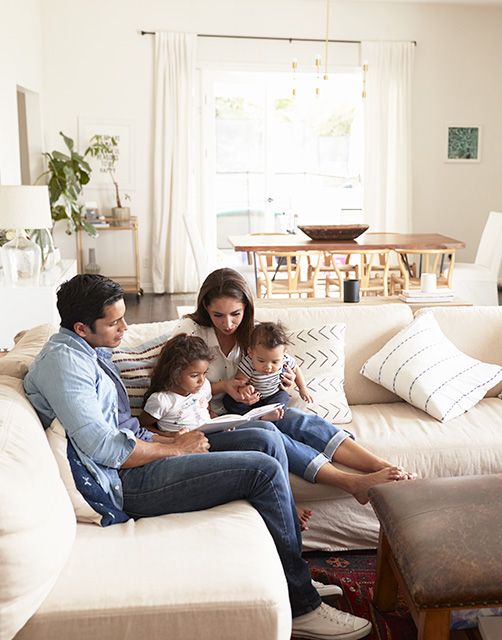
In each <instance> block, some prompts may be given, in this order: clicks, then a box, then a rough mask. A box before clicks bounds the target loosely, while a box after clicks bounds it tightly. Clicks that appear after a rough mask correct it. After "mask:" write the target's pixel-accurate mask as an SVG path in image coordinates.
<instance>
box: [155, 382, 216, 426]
mask: <svg viewBox="0 0 502 640" xmlns="http://www.w3.org/2000/svg"><path fill="white" fill-rule="evenodd" d="M210 400H211V385H210V383H209V380H205V381H204V384H203V385H202V388H201V390H200V391H197V393H191V394H190V395H188V396H180V395H179V394H178V393H174V391H157V392H155V393H152V395H151V396H150V397H149V398H148V400H147V401H146V404H145V411H146V412H147V413H149V414H150V415H151V416H153V417H154V418H156V419H157V424H158V427H159V429H160V431H179V430H180V429H183V428H186V429H190V430H192V429H196V428H197V427H199V426H200V425H201V424H204V423H205V422H208V421H209V420H210V419H211V416H210V415H209V409H208V407H209V401H210Z"/></svg>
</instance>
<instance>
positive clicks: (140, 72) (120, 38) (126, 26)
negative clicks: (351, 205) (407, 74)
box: [0, 0, 502, 288]
mask: <svg viewBox="0 0 502 640" xmlns="http://www.w3.org/2000/svg"><path fill="white" fill-rule="evenodd" d="M2 2H3V3H5V2H6V0H2ZM28 4H30V5H34V7H35V8H37V7H38V3H37V2H35V0H33V1H32V2H29V3H28ZM42 4H43V33H44V42H45V45H44V75H45V79H44V91H43V97H44V101H45V102H44V120H45V134H46V145H47V148H48V149H53V148H56V147H58V146H59V139H58V138H59V137H58V135H57V134H58V131H59V130H61V129H62V130H63V131H64V132H65V133H67V134H69V135H70V136H72V137H74V138H75V139H76V138H77V136H78V131H77V122H78V120H77V119H78V117H79V116H86V117H99V118H117V119H124V118H126V119H130V120H132V122H133V123H134V138H135V140H134V142H135V147H134V149H135V150H134V175H135V185H134V186H135V188H134V191H133V192H132V195H133V207H134V211H135V213H136V214H137V215H138V216H139V218H140V232H141V253H142V257H143V260H145V259H146V260H147V259H148V254H149V245H150V237H149V236H150V224H149V219H150V211H151V175H152V171H151V169H152V161H151V148H152V140H153V132H152V131H151V123H152V60H153V38H152V37H149V36H143V37H141V36H140V35H138V31H139V30H140V29H146V30H162V29H164V30H179V31H192V32H197V33H227V34H244V35H268V36H286V37H287V36H295V37H321V38H322V37H323V36H324V10H325V2H324V0H238V1H237V0H212V1H211V2H210V1H208V0H189V1H188V0H142V2H137V1H135V0H106V2H103V0H87V1H86V2H75V1H73V2H68V0H43V2H42ZM10 11H11V12H15V13H17V11H18V9H17V6H16V9H11V10H10ZM19 11H20V9H19ZM331 13H332V19H331V27H330V36H331V37H334V38H343V39H357V40H359V39H388V40H416V41H417V43H418V46H417V50H416V66H415V68H416V76H415V96H414V197H413V205H414V215H413V220H414V230H415V231H437V232H441V233H444V234H446V235H451V236H453V237H457V238H460V239H462V240H465V241H466V243H467V248H466V249H465V250H464V251H463V252H461V253H460V255H459V259H461V260H462V259H464V260H471V259H473V258H474V253H475V249H476V246H477V243H478V240H479V236H480V233H481V230H482V228H483V225H484V222H485V219H486V216H487V214H488V211H489V210H490V209H498V210H500V209H502V187H501V186H500V185H501V183H502V181H501V180H500V178H499V173H500V170H501V166H502V163H501V162H500V160H499V159H500V153H499V150H500V149H501V148H502V144H501V143H502V118H501V117H500V113H501V106H502V84H501V83H500V82H499V80H498V79H499V69H498V68H499V61H500V60H501V59H502V38H501V37H500V34H501V33H502V8H499V7H493V6H484V7H471V6H465V5H433V4H412V3H406V4H393V3H380V2H371V3H367V2H345V3H344V2H336V3H335V2H332V12H331ZM24 15H30V14H29V12H28V13H26V12H24ZM35 15H37V11H35ZM16 17H17V16H16ZM29 20H30V22H32V21H33V20H32V17H31V16H30V18H29ZM35 40H36V38H35ZM9 43H10V44H9ZM9 43H8V44H7V49H8V50H7V52H6V53H8V54H9V55H8V57H9V58H12V51H17V47H16V43H15V42H14V40H13V39H10V40H9ZM198 46H199V53H198V58H199V60H200V61H202V62H205V61H218V60H224V61H230V62H239V61H242V62H248V63H250V62H253V61H255V60H258V61H261V62H263V63H276V64H279V66H280V64H284V68H285V69H289V62H290V60H291V58H292V57H294V56H297V57H301V55H302V54H301V53H300V54H299V52H301V51H303V50H304V49H303V47H304V45H301V44H293V45H290V44H289V43H270V44H266V43H264V42H260V41H242V40H212V39H211V40H210V39H199V45H198ZM313 46H315V45H313ZM3 47H4V48H5V45H3ZM309 51H310V50H309ZM335 55H336V50H335V49H333V54H332V56H335ZM30 59H31V58H30ZM281 61H282V62H281ZM3 84H4V83H3V82H2V85H0V86H3ZM7 115H8V116H9V117H8V120H12V118H11V116H10V115H9V114H7ZM0 116H2V117H1V118H0V126H1V127H2V132H3V130H4V129H8V127H6V126H5V123H4V122H3V120H4V118H5V112H3V111H2V112H0ZM458 123H460V124H462V123H465V124H480V125H482V126H483V148H482V162H480V163H479V164H448V163H445V162H444V159H445V132H446V127H447V125H448V124H458ZM7 133H8V134H9V136H10V137H11V138H12V135H11V131H10V130H8V131H7ZM0 153H3V154H4V155H5V152H0ZM8 155H9V158H13V157H14V155H15V149H14V143H13V142H12V140H11V142H10V144H9V154H8ZM0 157H1V156H0ZM12 162H13V161H12V160H9V162H6V161H5V160H4V161H3V162H2V164H0V167H2V166H6V167H9V166H10V164H12ZM9 171H11V172H12V167H10V168H9ZM4 182H5V179H4ZM90 195H92V194H90ZM105 197H106V194H105ZM108 200H109V204H111V190H110V194H109V197H108ZM110 235H112V234H110ZM99 242H104V239H101V240H100V241H99ZM115 244H117V243H115ZM98 247H102V248H101V249H100V250H98V262H99V261H100V260H99V255H100V251H101V255H102V257H103V259H104V258H105V257H106V256H103V252H104V251H106V252H108V253H109V256H108V257H109V258H110V259H111V258H113V260H115V261H118V260H119V259H123V253H124V250H123V249H122V248H121V246H120V245H118V246H110V247H109V248H108V245H106V249H104V247H105V245H104V244H101V245H98ZM66 251H73V244H72V243H70V244H68V245H67V249H66ZM143 281H144V282H145V288H148V284H149V283H150V282H151V277H150V273H149V269H148V268H147V267H144V268H143Z"/></svg>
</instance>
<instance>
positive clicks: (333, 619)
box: [292, 602, 371, 640]
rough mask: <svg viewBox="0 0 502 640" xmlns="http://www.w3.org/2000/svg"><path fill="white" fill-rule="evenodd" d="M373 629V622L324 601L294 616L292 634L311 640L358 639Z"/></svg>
mask: <svg viewBox="0 0 502 640" xmlns="http://www.w3.org/2000/svg"><path fill="white" fill-rule="evenodd" d="M370 631H371V623H370V622H368V620H365V619H364V618H358V617H357V616H353V615H351V614H350V613H345V612H344V611H339V610H338V609H335V608H333V607H328V605H327V604H324V602H323V603H322V604H321V605H320V606H319V607H318V608H317V609H314V611H311V612H310V613H306V614H305V615H304V616H298V617H297V618H293V632H292V635H293V636H295V637H296V638H310V640H358V638H364V637H365V636H367V635H368V633H369V632H370Z"/></svg>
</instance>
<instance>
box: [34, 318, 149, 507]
mask: <svg viewBox="0 0 502 640" xmlns="http://www.w3.org/2000/svg"><path fill="white" fill-rule="evenodd" d="M111 356H112V354H111V351H110V350H108V349H102V348H97V349H93V348H92V347H90V346H89V345H88V344H87V342H85V340H83V339H82V338H80V337H79V336H77V334H76V333H74V332H73V331H69V330H68V329H64V328H61V329H60V330H59V333H56V334H54V335H53V336H51V337H50V338H49V340H48V341H47V343H46V344H45V345H44V347H43V348H42V350H41V351H40V353H39V355H38V356H37V357H36V358H35V361H34V362H33V364H32V365H31V367H30V370H29V371H28V373H27V374H26V377H25V379H24V389H25V392H26V395H27V397H28V399H29V401H30V402H31V404H32V405H33V407H34V408H35V410H36V412H37V413H38V415H39V417H40V420H41V421H42V424H43V425H44V427H45V428H47V427H49V426H50V424H51V422H52V421H53V420H54V418H58V419H59V421H60V422H61V424H62V425H63V427H64V428H65V431H66V434H67V436H68V438H69V439H70V440H71V442H72V444H73V446H74V447H75V449H76V451H77V453H78V456H79V458H80V459H81V461H82V462H83V464H84V465H85V466H86V468H87V469H88V470H89V472H90V473H91V474H92V475H93V476H94V478H95V479H96V480H97V482H98V483H99V484H100V485H101V486H102V487H103V489H104V490H105V492H106V493H107V494H108V495H109V496H110V498H111V499H112V502H113V504H114V505H115V506H116V507H117V508H118V509H122V506H123V494H122V483H121V481H120V477H119V473H118V469H120V467H121V466H122V464H123V462H124V461H125V460H126V459H127V458H128V457H129V455H130V453H131V452H132V450H133V449H134V447H135V444H136V438H140V439H142V440H151V439H152V434H151V433H150V432H149V431H146V430H145V429H142V428H141V427H140V426H139V423H138V420H137V419H136V418H131V416H130V412H129V411H126V412H125V415H124V412H123V411H120V413H119V393H118V390H119V391H120V389H122V390H123V393H124V394H125V389H124V387H123V385H122V382H121V381H120V377H119V375H118V372H117V371H116V369H115V367H114V365H113V363H112V361H111ZM105 371H106V372H105ZM121 395H122V394H121ZM125 397H126V398H127V396H125ZM121 404H123V402H122V403H121ZM124 418H126V419H124Z"/></svg>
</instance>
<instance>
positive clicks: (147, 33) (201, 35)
mask: <svg viewBox="0 0 502 640" xmlns="http://www.w3.org/2000/svg"><path fill="white" fill-rule="evenodd" d="M139 33H140V35H142V36H154V35H155V33H156V32H155V31H140V32H139ZM197 37H198V38H234V39H237V40H278V41H283V42H289V43H292V42H326V40H325V39H322V38H281V37H278V36H277V37H276V36H229V35H218V34H213V33H198V34H197ZM328 42H338V43H341V44H361V40H328ZM411 42H412V44H414V45H415V46H416V44H417V42H416V40H412V41H411Z"/></svg>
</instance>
